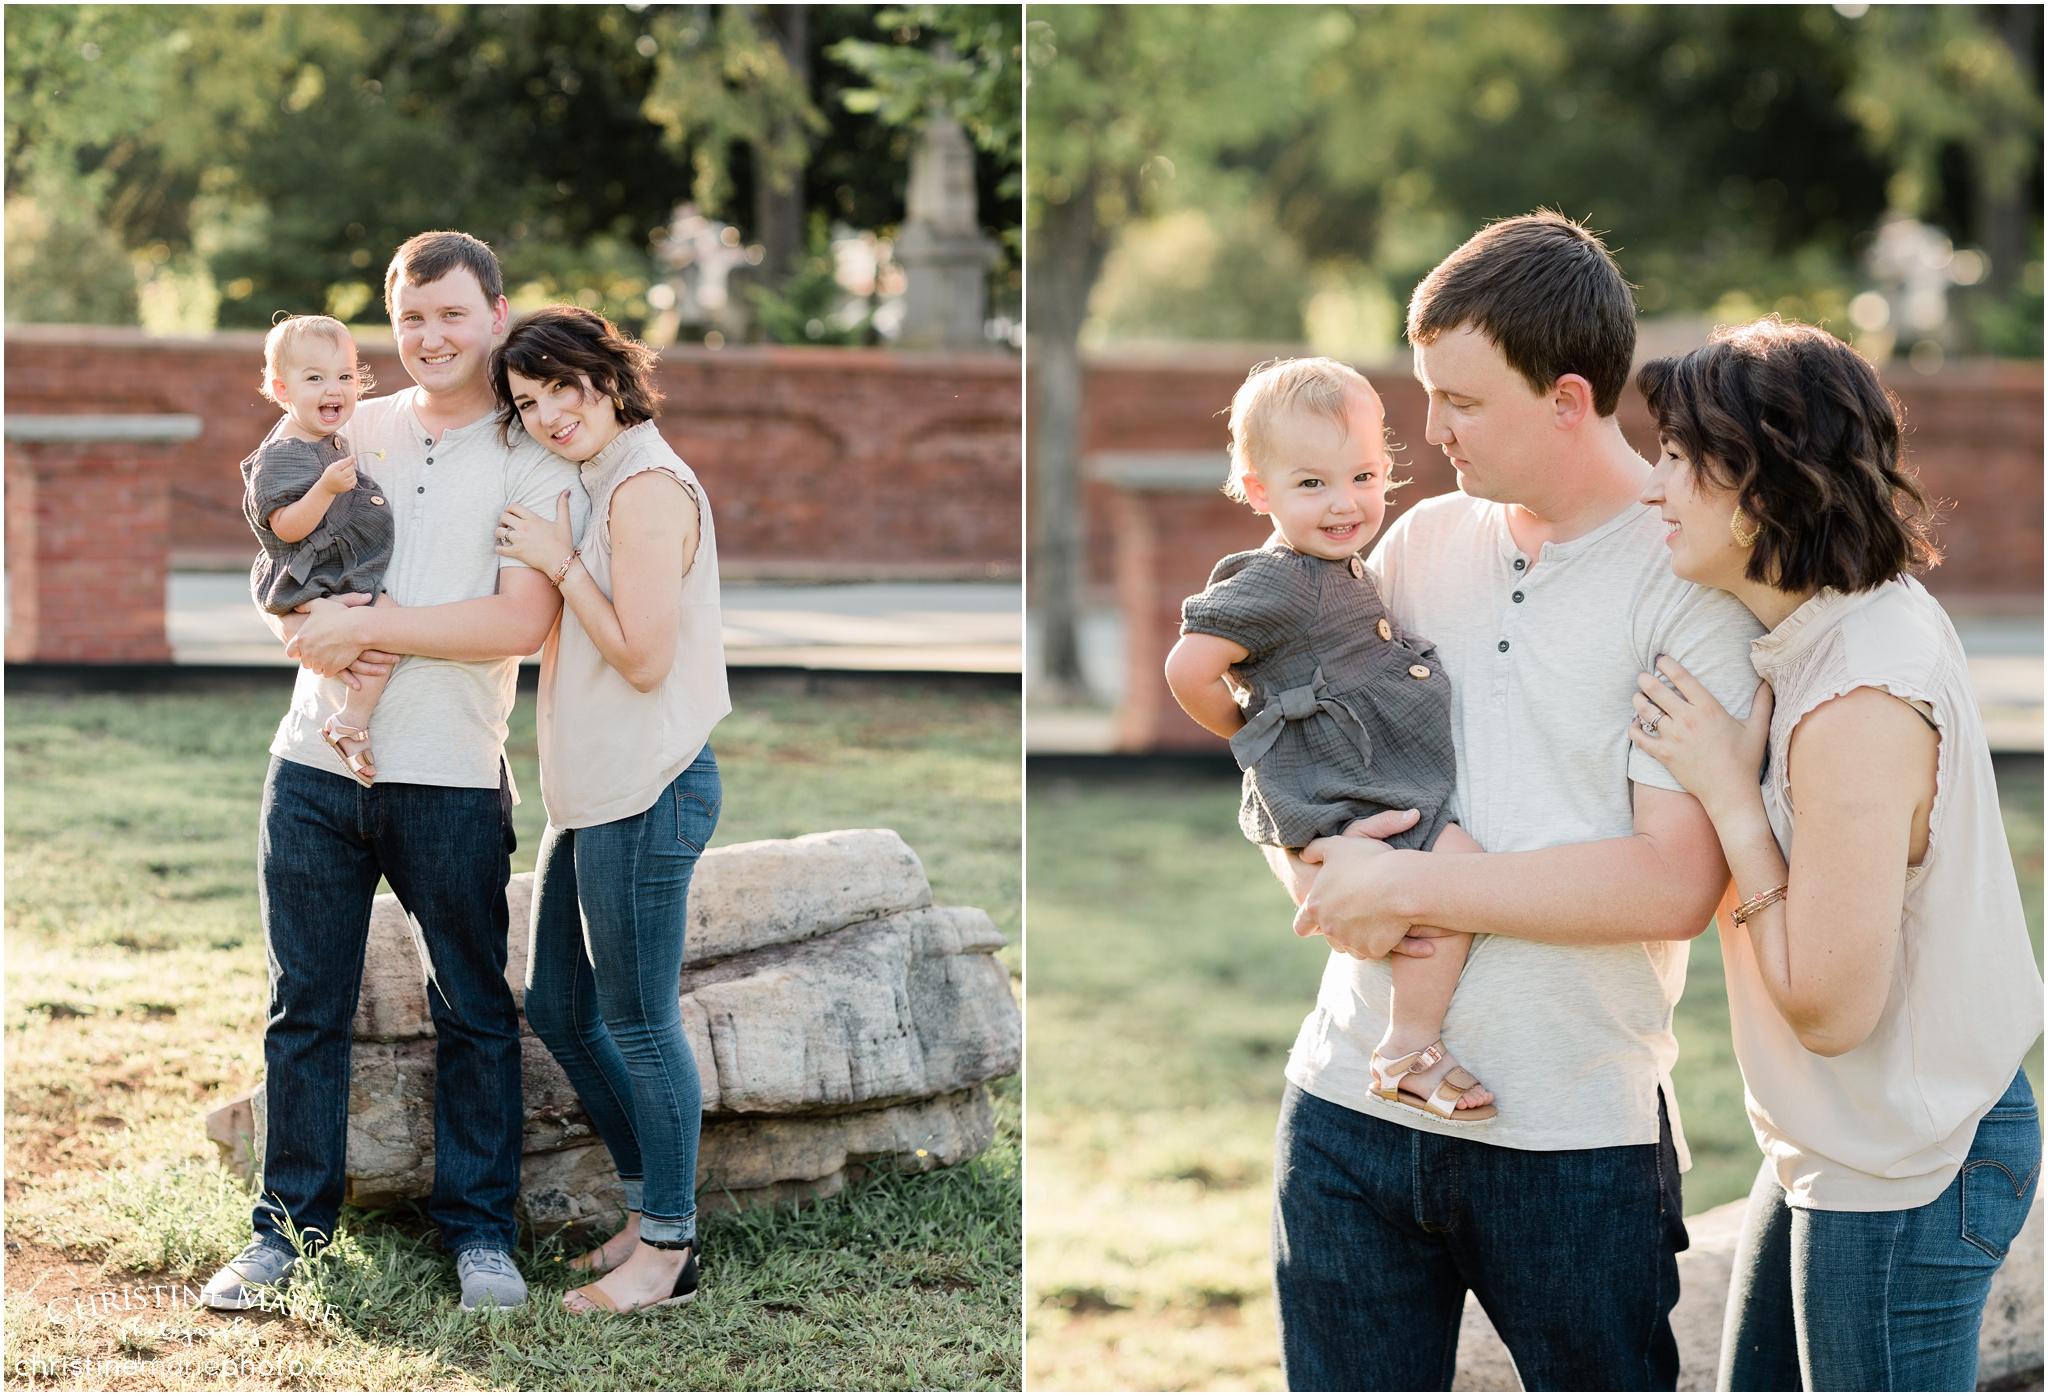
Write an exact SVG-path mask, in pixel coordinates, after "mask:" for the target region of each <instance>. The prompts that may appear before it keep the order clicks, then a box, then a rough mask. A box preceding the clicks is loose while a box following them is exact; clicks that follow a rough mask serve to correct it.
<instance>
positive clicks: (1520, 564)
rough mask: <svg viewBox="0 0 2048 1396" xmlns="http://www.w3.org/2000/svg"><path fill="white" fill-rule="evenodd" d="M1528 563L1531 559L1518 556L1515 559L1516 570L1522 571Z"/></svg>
mask: <svg viewBox="0 0 2048 1396" xmlns="http://www.w3.org/2000/svg"><path fill="white" fill-rule="evenodd" d="M1528 565H1529V560H1528V559H1527V558H1523V557H1518V558H1516V559H1515V570H1516V571H1517V572H1519V571H1521V570H1522V569H1523V568H1524V567H1527V566H1528Z"/></svg>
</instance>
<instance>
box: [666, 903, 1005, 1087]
mask: <svg viewBox="0 0 2048 1396" xmlns="http://www.w3.org/2000/svg"><path fill="white" fill-rule="evenodd" d="M1002 944H1003V937H1002V934H1001V933H1000V932H999V931H997V930H996V928H995V924H994V923H993V922H992V921H990V920H989V918H988V916H987V915H986V913H984V912H981V911H978V910H975V909H974V908H971V907H928V908H925V909H923V910H919V911H909V912H901V913H899V914H897V915H895V916H890V917H887V918H884V919H883V920H880V921H874V922H870V923H868V924H866V925H862V926H850V927H848V928H847V929H845V930H843V931H835V932H833V933H832V934H830V935H826V936H821V937H818V938H817V939H815V940H811V941H806V942H802V943H800V944H794V945H778V946H771V947H768V948H766V949H762V950H755V951H751V952H749V953H747V954H745V955H739V956H734V957H733V958H731V959H729V960H725V961H722V962H720V963H719V964H717V965H714V966H711V967H709V968H707V969H704V970H696V971H693V970H687V969H686V970H685V971H684V974H683V987H684V992H685V1001H686V1002H688V1001H691V1000H694V1001H695V1002H696V1004H697V1005H698V1006H700V1007H701V1008H702V1009H703V1011H704V1014H705V1017H706V1018H707V1020H708V1023H709V1029H710V1038H711V1055H710V1061H711V1063H712V1066H713V1071H714V1072H715V1074H716V1076H717V1099H718V1101H719V1110H720V1111H722V1112H725V1113H731V1114H769V1115H783V1114H793V1113H803V1112H810V1113H816V1112H819V1111H825V1110H843V1109H846V1108H848V1107H854V1106H864V1105H865V1106H873V1105H881V1104H887V1103H891V1102H894V1101H898V1100H908V1099H915V1098H919V1097H925V1096H931V1095H937V1094H941V1093H944V1092H947V1091H953V1090H958V1089H959V1088H961V1087H963V1086H967V1085H971V1084H973V1083H975V1082H978V1081H986V1080H988V1079H990V1078H991V1077H995V1076H1003V1075H1007V1074H1009V1073H1010V1072H1012V1071H1015V1070H1016V1069H1017V1063H1018V1059H1019V1056H1020V1053H1021V1047H1022V1024H1021V1021H1020V1019H1019V1016H1018V1012H1017V1005H1016V1001H1015V1000H1014V999H1013V998H1011V996H1010V987H1009V976H1008V974H1007V972H1006V971H1005V970H1004V969H1003V967H1002V965H1001V964H1000V963H999V962H997V961H996V960H995V959H994V958H993V956H992V955H991V954H990V953H988V952H990V951H993V950H995V949H997V948H1000V947H1001V945H1002ZM701 1065H702V1063H701V1062H700V1066H701ZM707 1074H710V1073H707ZM707 1113H710V1112H709V1110H708V1109H707Z"/></svg>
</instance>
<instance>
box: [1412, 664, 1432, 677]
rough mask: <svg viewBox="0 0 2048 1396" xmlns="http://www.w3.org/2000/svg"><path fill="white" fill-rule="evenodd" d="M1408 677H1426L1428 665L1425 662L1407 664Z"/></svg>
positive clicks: (1427, 675)
mask: <svg viewBox="0 0 2048 1396" xmlns="http://www.w3.org/2000/svg"><path fill="white" fill-rule="evenodd" d="M1408 677H1409V678H1411V679H1426V678H1428V677H1429V666H1428V665H1427V664H1410V665H1409V666H1408Z"/></svg>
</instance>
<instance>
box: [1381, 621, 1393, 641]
mask: <svg viewBox="0 0 2048 1396" xmlns="http://www.w3.org/2000/svg"><path fill="white" fill-rule="evenodd" d="M1379 631H1380V638H1381V639H1382V640H1391V639H1393V638H1394V627H1393V626H1391V625H1388V624H1387V618H1386V617H1385V616H1381V617H1380V625H1379Z"/></svg>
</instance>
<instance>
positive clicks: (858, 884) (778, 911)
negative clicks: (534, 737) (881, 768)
mask: <svg viewBox="0 0 2048 1396" xmlns="http://www.w3.org/2000/svg"><path fill="white" fill-rule="evenodd" d="M505 901H506V906H507V909H508V911H509V912H510V916H511V928H510V931H509V933H508V934H507V936H506V951H507V954H506V964H505V982H506V983H507V984H509V985H511V987H512V996H513V998H514V1000H515V1001H517V1002H518V1003H519V1004H520V1005H521V1007H522V1010H523V1008H524V1005H525V1002H526V954H527V947H528V945H529V943H530V937H529V929H528V928H529V927H530V925H531V924H532V908H533V874H532V873H514V874H513V875H512V880H511V881H510V882H509V883H507V884H506V887H505ZM931 901H932V891H931V886H930V884H929V883H927V882H926V881H925V876H924V864H923V863H922V862H920V861H919V860H918V856H917V854H916V853H914V852H912V851H911V848H910V845H908V844H906V843H905V842H904V841H903V840H902V838H901V837H900V836H899V835H898V834H897V833H896V832H895V830H893V829H840V830H836V831H834V832H832V833H826V834H806V835H804V836H803V837H802V838H796V839H764V840H760V841H758V842H755V843H736V844H733V845H731V846H729V847H726V848H714V849H712V850H711V851H710V852H708V853H706V854H705V855H704V856H703V857H702V858H699V859H698V860H697V870H696V872H695V874H694V875H693V876H692V877H691V879H690V921H689V929H688V933H687V935H686V937H685V945H686V946H687V949H686V950H685V952H684V957H683V963H684V964H685V965H686V966H687V965H703V964H710V963H713V962H715V961H717V960H721V959H726V958H728V957H730V956H733V955H738V954H741V953H744V952H745V951H748V950H753V949H758V948H760V947H762V946H768V945H781V944H787V943H791V942H795V941H801V940H807V939H809V938H811V937H813V936H820V935H824V934H826V933H827V932H829V931H836V930H839V929H841V928H842V927H845V926H850V925H853V924H855V923H856V922H861V921H871V920H874V919H876V918H878V917H882V916H887V915H890V914H891V913H893V912H898V911H908V910H911V909H913V908H916V907H927V906H930V905H931ZM426 961H427V955H426V952H425V949H424V947H423V946H422V945H421V942H420V937H419V933H418V930H417V928H416V927H414V925H413V924H412V921H411V920H410V918H408V917H407V916H406V914H405V911H404V909H403V908H402V907H400V906H399V904H398V898H396V897H394V896H392V895H391V894H390V893H388V892H387V893H385V894H384V895H382V896H380V897H378V898H377V899H376V902H375V903H374V904H373V906H372V908H371V911H370V939H369V946H368V949H367V951H366V953H365V955H364V958H363V990H362V994H361V997H360V998H359V999H358V1001H357V1004H356V1016H355V1022H354V1024H353V1035H354V1037H355V1039H356V1040H357V1041H358V1042H365V1041H368V1042H396V1041H400V1040H403V1039H405V1038H414V1037H432V1036H433V1035H434V1020H433V1018H432V1016H431V1015H430V1014H429V1012H428V1010H427V987H426V986H427V971H426V968H425V966H426ZM693 1045H694V1044H693Z"/></svg>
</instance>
